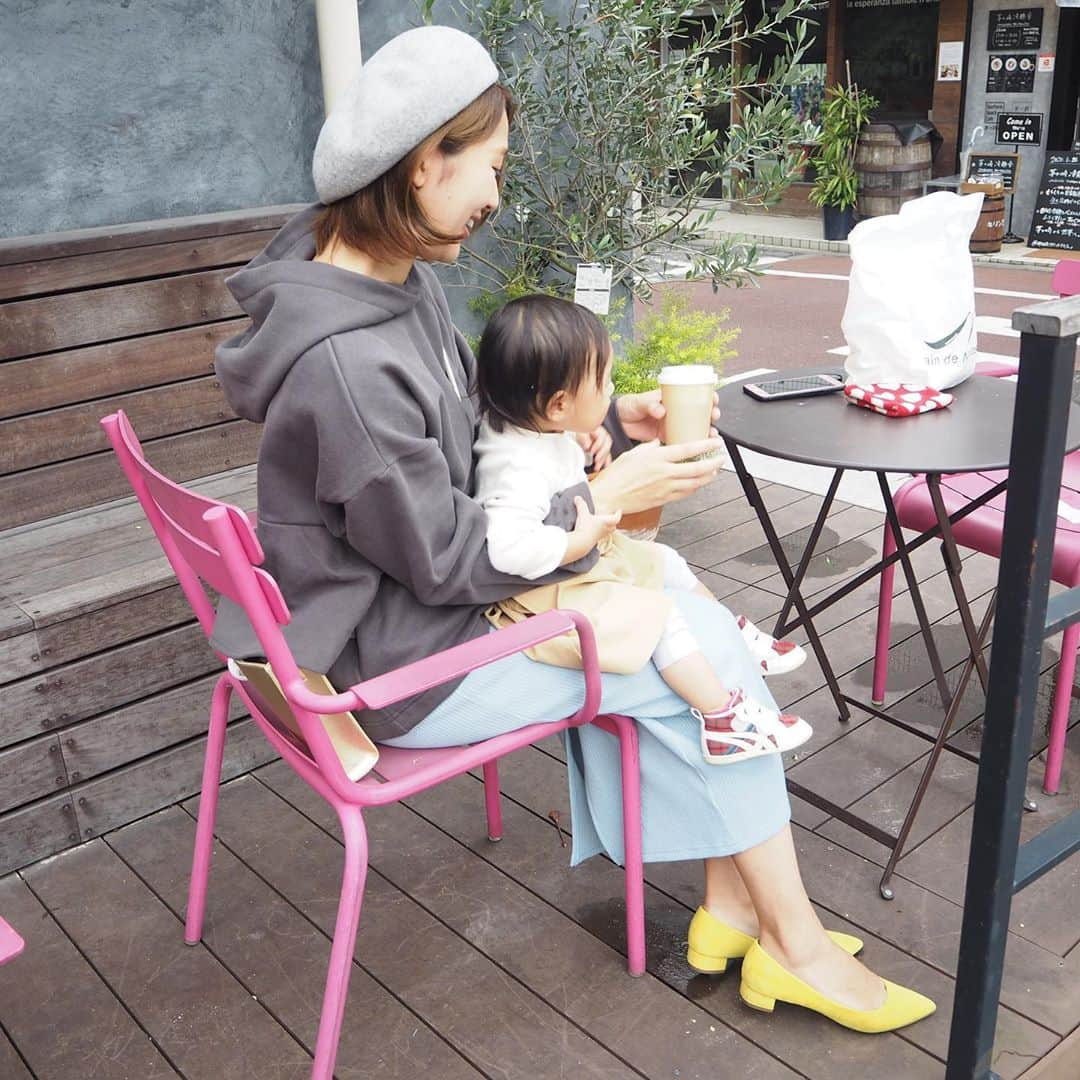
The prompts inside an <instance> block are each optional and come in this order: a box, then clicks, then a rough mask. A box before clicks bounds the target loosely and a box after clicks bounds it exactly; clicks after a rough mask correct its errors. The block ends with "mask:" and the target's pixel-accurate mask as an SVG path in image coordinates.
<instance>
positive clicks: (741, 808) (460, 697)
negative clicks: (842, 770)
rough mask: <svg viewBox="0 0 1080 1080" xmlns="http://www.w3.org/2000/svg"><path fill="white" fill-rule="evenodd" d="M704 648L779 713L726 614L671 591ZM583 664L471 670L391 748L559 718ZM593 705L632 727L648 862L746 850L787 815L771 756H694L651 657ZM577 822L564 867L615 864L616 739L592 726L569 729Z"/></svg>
mask: <svg viewBox="0 0 1080 1080" xmlns="http://www.w3.org/2000/svg"><path fill="white" fill-rule="evenodd" d="M669 595H670V596H671V598H672V599H673V600H674V601H675V603H676V604H677V605H678V606H679V608H680V609H681V610H682V612H683V614H684V615H685V617H686V620H687V623H688V624H689V626H690V629H691V631H692V632H693V633H694V636H695V637H696V638H697V641H698V644H699V645H700V647H701V650H702V652H704V653H705V655H706V656H707V657H708V659H709V662H710V663H711V664H712V666H713V668H714V669H715V671H716V673H717V675H718V676H719V677H720V679H721V680H722V681H723V682H724V683H725V685H726V686H728V687H730V688H731V689H735V688H736V687H742V688H743V689H744V690H745V691H746V692H747V694H748V695H749V696H750V697H752V698H755V699H756V700H758V701H759V702H761V704H763V705H767V706H769V707H770V708H776V704H775V702H774V701H773V699H772V695H770V693H769V691H768V690H767V689H766V688H765V683H764V681H763V680H762V678H761V675H760V673H759V671H758V668H757V665H756V664H755V663H754V661H753V660H752V658H751V657H750V654H749V653H748V652H747V650H746V646H745V644H744V642H743V639H742V636H741V634H740V633H739V629H738V627H737V626H736V624H735V619H734V618H733V617H732V615H731V613H730V612H729V611H728V610H727V609H726V608H724V607H722V606H721V605H719V604H717V603H714V602H713V601H711V600H708V599H706V598H705V597H703V596H699V595H696V594H693V593H686V592H671V593H669ZM583 694H584V679H583V677H582V675H581V672H579V671H572V670H570V669H568V668H558V667H552V666H550V665H547V664H540V663H537V662H536V661H534V660H530V659H529V658H528V657H526V656H524V655H521V654H518V655H515V656H509V657H507V658H506V659H504V660H499V661H497V662H496V663H494V664H489V665H488V666H487V667H484V668H480V669H479V670H477V671H474V672H472V673H471V674H469V675H468V676H467V677H466V678H465V680H464V681H463V682H462V683H461V685H460V686H459V687H458V688H457V689H456V690H455V691H454V693H453V694H452V695H451V696H450V697H449V698H447V699H446V701H444V702H443V703H442V704H441V705H439V706H438V707H437V708H436V709H435V710H433V711H432V713H431V714H430V715H429V716H428V717H426V718H425V719H424V720H423V721H421V722H420V723H419V724H418V725H417V726H416V727H415V728H413V729H412V731H409V732H407V733H406V734H405V735H402V736H399V737H398V738H396V739H388V740H387V743H388V745H390V746H404V747H410V748H422V747H435V746H461V745H463V744H466V743H473V742H479V741H480V740H481V739H490V738H492V737H493V736H495V735H500V734H502V733H503V732H506V731H513V730H515V729H517V728H519V727H524V726H526V725H527V724H535V723H539V722H541V721H547V720H552V719H555V718H557V717H560V716H567V715H569V714H570V713H572V712H574V711H575V710H576V709H578V708H579V707H580V705H581V700H582V696H583ZM600 711H601V712H608V713H622V714H623V715H625V716H632V717H634V719H635V720H637V722H638V741H639V748H640V755H641V816H642V845H643V852H644V858H645V861H646V862H672V861H676V860H681V859H703V858H710V857H714V856H719V855H732V854H734V853H736V852H739V851H746V850H747V849H748V848H752V847H754V846H756V845H757V844H760V843H761V842H762V841H764V840H767V839H769V837H771V836H773V835H775V834H776V833H777V832H779V831H780V830H781V829H782V828H783V827H784V826H785V825H786V824H787V823H788V821H789V820H790V816H791V808H790V805H789V803H788V797H787V787H786V785H785V783H784V772H783V764H782V761H781V758H780V755H779V754H770V755H767V756H765V757H758V758H754V759H752V760H750V761H745V762H740V763H738V764H735V765H720V766H717V765H710V764H708V763H707V762H706V761H705V760H704V758H703V757H702V756H701V741H700V735H699V728H698V723H697V721H696V720H695V719H694V718H693V717H692V716H691V715H690V712H689V709H688V707H687V705H686V703H685V702H684V701H683V700H682V698H680V697H679V696H678V695H677V694H676V693H675V692H674V691H673V690H672V689H671V688H670V687H669V686H668V685H667V683H665V682H664V680H663V679H662V678H661V677H660V675H659V673H658V672H657V670H656V668H655V667H654V666H653V665H652V664H651V663H650V664H647V665H646V666H645V667H644V668H643V669H642V670H641V671H639V672H637V673H635V674H633V675H609V674H605V675H604V676H603V696H602V700H601V706H600ZM564 738H565V742H566V755H567V772H568V776H569V782H570V813H571V817H572V828H573V839H574V843H573V851H572V854H571V865H574V866H576V865H577V864H578V863H580V862H582V861H584V860H585V859H588V858H589V857H590V856H592V855H596V854H598V853H600V852H604V853H606V854H607V855H608V856H609V857H610V858H611V859H612V860H613V861H615V862H616V863H619V864H620V865H621V864H622V861H623V834H622V793H621V784H620V775H621V769H620V764H619V744H618V739H617V738H616V737H615V736H614V735H609V734H608V733H607V732H604V731H601V730H600V729H599V728H596V727H593V726H592V725H586V726H585V727H581V728H575V729H573V730H571V731H568V732H566V734H565V736H564Z"/></svg>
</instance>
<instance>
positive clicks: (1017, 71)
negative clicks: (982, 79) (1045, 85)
mask: <svg viewBox="0 0 1080 1080" xmlns="http://www.w3.org/2000/svg"><path fill="white" fill-rule="evenodd" d="M1035 60H1036V54H1035V53H995V54H994V55H993V56H991V57H989V58H988V59H987V61H986V92H987V93H988V94H1030V93H1031V92H1032V91H1033V90H1034V89H1035Z"/></svg>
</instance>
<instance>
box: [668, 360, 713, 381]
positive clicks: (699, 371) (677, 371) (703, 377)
mask: <svg viewBox="0 0 1080 1080" xmlns="http://www.w3.org/2000/svg"><path fill="white" fill-rule="evenodd" d="M657 381H659V382H661V383H664V384H667V385H668V386H701V385H702V384H703V383H704V384H707V385H709V386H715V385H716V382H717V379H716V372H715V370H714V369H713V368H711V367H710V366H709V365H708V364H677V365H675V366H673V367H666V368H661V370H660V374H659V375H658V376H657Z"/></svg>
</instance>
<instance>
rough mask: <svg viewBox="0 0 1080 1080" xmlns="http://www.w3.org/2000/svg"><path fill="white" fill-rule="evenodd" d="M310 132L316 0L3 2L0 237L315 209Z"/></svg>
mask: <svg viewBox="0 0 1080 1080" xmlns="http://www.w3.org/2000/svg"><path fill="white" fill-rule="evenodd" d="M359 10H360V30H361V40H362V43H363V48H364V53H365V55H370V54H371V53H372V52H373V51H374V50H375V49H376V48H378V46H379V45H381V44H383V42H384V41H386V40H387V38H389V37H391V36H393V35H394V34H396V33H398V32H399V31H401V30H403V29H406V28H407V27H408V26H409V25H412V24H413V23H415V22H416V21H417V18H418V17H417V9H416V7H415V6H414V5H413V3H411V2H410V0H360V3H359ZM440 14H442V13H441V12H440ZM321 123H322V84H321V78H320V72H319V57H318V44H317V36H316V27H315V3H314V0H0V130H2V131H3V132H4V135H5V148H4V150H5V152H4V165H3V171H2V174H0V175H2V182H0V236H4V237H10V236H26V235H33V234H37V233H46V232H56V231H62V230H67V229H81V228H90V227H94V226H100V225H114V224H123V223H127V222H133V221H148V220H153V219H157V218H173V217H184V216H186V215H189V214H202V213H209V212H213V211H219V210H232V209H241V208H245V207H254V206H269V205H274V204H277V203H289V202H298V201H303V200H306V199H309V198H313V197H314V190H313V188H312V185H311V175H310V161H311V152H312V150H313V148H314V146H315V139H316V137H317V136H318V132H319V125H320V124H321Z"/></svg>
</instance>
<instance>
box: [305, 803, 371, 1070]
mask: <svg viewBox="0 0 1080 1080" xmlns="http://www.w3.org/2000/svg"><path fill="white" fill-rule="evenodd" d="M337 810H338V816H339V818H340V819H341V831H342V834H343V835H344V837H345V870H344V873H343V874H342V879H341V899H340V900H339V901H338V913H337V922H336V923H335V925H334V943H333V945H332V947H331V949H330V969H329V970H328V971H327V973H326V993H325V994H324V995H323V1005H322V1015H321V1016H320V1018H319V1037H318V1041H317V1043H316V1045H315V1065H314V1067H313V1068H312V1070H311V1080H333V1075H334V1062H335V1061H336V1060H337V1052H338V1042H339V1041H340V1039H341V1024H342V1020H343V1018H344V1016H345V1000H346V998H347V997H348V993H349V976H350V975H351V974H352V966H353V951H354V949H355V948H356V928H357V926H358V925H359V922H360V906H361V904H362V903H363V901H364V882H365V880H366V879H367V866H368V844H367V830H366V829H365V828H364V819H363V816H362V814H361V812H360V808H359V807H358V806H348V805H346V806H339V807H338V808H337Z"/></svg>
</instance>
